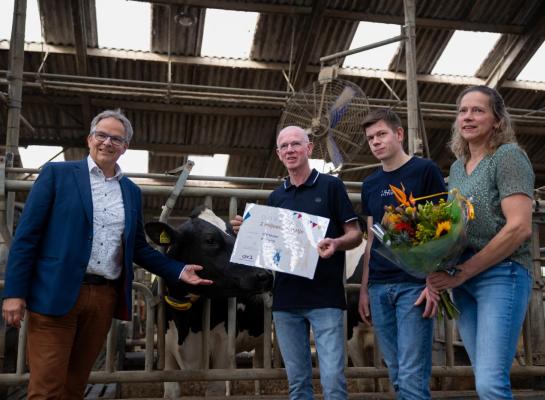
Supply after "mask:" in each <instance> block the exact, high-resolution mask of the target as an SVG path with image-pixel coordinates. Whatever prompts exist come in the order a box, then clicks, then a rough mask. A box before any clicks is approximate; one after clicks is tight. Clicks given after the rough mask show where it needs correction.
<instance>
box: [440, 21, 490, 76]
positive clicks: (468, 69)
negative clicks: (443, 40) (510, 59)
mask: <svg viewBox="0 0 545 400" xmlns="http://www.w3.org/2000/svg"><path fill="white" fill-rule="evenodd" d="M499 37H500V34H499V33H490V32H470V31H456V32H454V34H453V35H452V37H451V38H450V41H449V42H448V44H447V46H446V47H445V50H444V51H443V54H441V57H439V60H438V61H437V63H436V64H435V67H434V68H433V71H432V74H443V75H458V76H474V75H475V73H476V72H477V69H478V68H479V67H480V65H481V64H482V62H483V61H484V60H485V58H486V57H487V56H488V54H489V53H490V51H491V50H492V48H493V47H494V45H495V44H496V42H497V41H498V39H499Z"/></svg>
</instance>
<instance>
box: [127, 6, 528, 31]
mask: <svg viewBox="0 0 545 400" xmlns="http://www.w3.org/2000/svg"><path fill="white" fill-rule="evenodd" d="M135 1H141V2H145V3H161V4H175V5H187V6H191V7H201V8H219V9H224V10H233V11H250V12H259V13H269V14H288V15H298V14H302V15H310V14H312V7H310V6H298V5H284V4H266V3H263V2H251V1H241V0H135ZM324 17H328V18H338V19H349V20H352V21H369V22H382V23H387V24H398V25H403V24H404V23H405V22H404V21H405V19H404V16H403V15H385V14H370V13H366V12H358V11H343V10H334V9H326V10H324ZM416 25H417V26H419V27H425V28H435V29H449V30H456V29H464V30H472V31H482V32H499V33H514V34H520V33H522V32H523V31H524V26H522V25H509V24H493V23H481V22H472V21H462V20H448V19H447V20H445V19H435V18H418V17H417V18H416Z"/></svg>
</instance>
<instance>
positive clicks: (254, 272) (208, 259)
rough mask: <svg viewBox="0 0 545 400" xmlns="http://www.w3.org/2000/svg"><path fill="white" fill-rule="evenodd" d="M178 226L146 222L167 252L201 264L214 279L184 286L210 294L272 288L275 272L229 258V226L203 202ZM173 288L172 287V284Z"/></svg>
mask: <svg viewBox="0 0 545 400" xmlns="http://www.w3.org/2000/svg"><path fill="white" fill-rule="evenodd" d="M190 217H191V218H190V219H189V220H188V221H187V222H185V223H184V224H182V225H181V226H180V227H179V228H178V229H177V230H175V229H173V228H172V227H171V226H169V225H167V224H164V223H161V222H150V223H148V224H146V233H147V234H148V236H149V237H150V239H151V240H152V241H153V242H155V243H156V244H158V245H160V246H164V247H167V248H168V250H167V255H168V256H169V257H172V258H174V259H176V260H181V261H183V262H185V263H187V264H198V265H202V266H203V267H204V269H203V270H202V271H199V272H198V274H199V276H201V277H202V278H206V279H212V280H213V281H214V284H213V285H211V286H191V287H190V288H189V287H188V286H189V285H187V286H185V289H186V290H187V291H191V292H192V293H197V294H202V295H205V296H209V297H224V296H237V295H242V294H247V293H260V292H265V291H268V290H270V289H271V287H272V273H271V272H270V271H267V270H264V269H261V268H252V267H248V266H245V265H240V264H233V263H231V262H230V261H229V260H230V258H231V253H232V251H233V245H234V243H235V236H234V233H233V231H232V229H231V227H230V226H228V225H227V224H226V223H225V222H224V221H223V220H222V219H221V218H219V217H217V216H216V215H215V214H214V213H213V212H212V210H210V209H209V208H206V207H204V206H201V207H198V208H196V209H195V210H194V211H193V212H192V213H191V215H190ZM169 289H170V288H169Z"/></svg>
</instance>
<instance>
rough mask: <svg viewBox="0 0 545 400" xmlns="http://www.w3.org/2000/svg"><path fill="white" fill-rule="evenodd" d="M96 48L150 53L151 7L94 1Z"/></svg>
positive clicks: (122, 0)
mask: <svg viewBox="0 0 545 400" xmlns="http://www.w3.org/2000/svg"><path fill="white" fill-rule="evenodd" d="M95 4H96V12H97V31H98V45H99V47H108V48H114V49H126V50H141V51H150V42H151V4H150V3H145V2H138V1H125V0H96V1H95Z"/></svg>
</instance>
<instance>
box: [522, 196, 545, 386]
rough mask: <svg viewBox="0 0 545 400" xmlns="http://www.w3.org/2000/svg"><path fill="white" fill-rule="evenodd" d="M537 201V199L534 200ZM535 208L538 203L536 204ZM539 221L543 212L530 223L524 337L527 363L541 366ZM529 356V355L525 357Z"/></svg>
mask: <svg viewBox="0 0 545 400" xmlns="http://www.w3.org/2000/svg"><path fill="white" fill-rule="evenodd" d="M536 203H537V201H536ZM535 208H536V209H537V208H538V204H536V207H535ZM539 223H541V224H543V223H545V213H544V212H543V210H542V212H541V214H538V215H535V214H534V223H533V224H532V242H531V251H532V258H533V266H532V267H533V271H532V272H533V277H534V283H533V285H532V294H531V298H530V306H529V308H528V313H527V316H526V319H527V320H528V323H529V325H530V332H527V333H526V338H529V339H530V340H529V341H528V342H529V344H530V346H529V348H531V354H529V355H531V356H533V357H532V359H531V360H530V364H529V365H536V366H542V365H545V318H544V315H543V314H544V309H543V287H544V281H543V277H542V272H541V251H540V245H539ZM527 358H529V357H527ZM534 387H535V388H539V389H543V388H545V378H543V377H535V378H534Z"/></svg>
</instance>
